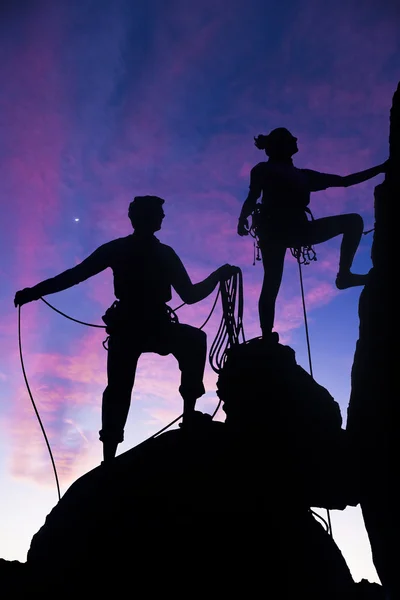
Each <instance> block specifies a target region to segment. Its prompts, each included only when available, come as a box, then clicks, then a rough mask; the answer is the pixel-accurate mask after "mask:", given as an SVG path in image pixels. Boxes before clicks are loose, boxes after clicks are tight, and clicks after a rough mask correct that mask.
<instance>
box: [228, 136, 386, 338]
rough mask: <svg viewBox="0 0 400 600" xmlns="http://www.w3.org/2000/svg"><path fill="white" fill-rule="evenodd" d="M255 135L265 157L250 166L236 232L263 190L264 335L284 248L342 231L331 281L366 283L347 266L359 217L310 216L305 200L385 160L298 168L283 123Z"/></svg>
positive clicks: (243, 228)
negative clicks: (325, 169) (340, 170)
mask: <svg viewBox="0 0 400 600" xmlns="http://www.w3.org/2000/svg"><path fill="white" fill-rule="evenodd" d="M254 139H255V145H256V146H257V148H258V149H259V150H265V153H266V155H267V156H268V161H266V162H260V163H258V164H257V165H256V166H255V167H253V169H252V170H251V174H250V191H249V194H248V196H247V198H246V200H245V202H244V204H243V207H242V211H241V213H240V217H239V223H238V228H237V232H238V234H239V235H240V236H244V235H248V233H249V224H248V220H247V219H248V217H249V216H250V215H252V214H253V213H254V211H255V209H256V203H257V200H258V198H259V197H260V196H261V194H262V202H261V208H260V213H259V215H258V219H257V223H256V231H257V236H258V238H259V245H260V250H261V256H262V261H263V265H264V281H263V286H262V290H261V295H260V300H259V313H260V324H261V329H262V333H263V337H264V338H265V339H269V338H270V336H271V332H272V328H273V325H274V316H275V302H276V298H277V295H278V292H279V288H280V285H281V281H282V274H283V265H284V259H285V253H286V250H287V248H300V247H304V246H312V245H313V244H320V243H322V242H326V241H327V240H330V239H331V238H333V237H336V236H337V235H341V234H343V240H342V244H341V248H340V261H339V272H338V274H337V277H336V286H337V287H338V289H340V290H343V289H346V288H349V287H352V286H357V285H364V284H365V282H366V278H367V275H356V274H354V273H352V272H351V266H352V263H353V259H354V255H355V253H356V251H357V248H358V245H359V243H360V239H361V236H362V232H363V226H364V224H363V220H362V217H361V216H360V215H358V214H355V213H352V214H344V215H337V216H333V217H324V218H322V219H313V218H312V220H311V221H309V220H308V218H307V213H308V214H311V211H310V210H309V209H308V208H307V205H308V204H309V202H310V193H311V192H318V191H320V190H325V189H327V188H330V187H349V186H351V185H356V184H358V183H362V182H363V181H367V180H368V179H371V178H372V177H375V176H376V175H378V174H380V173H384V172H385V168H386V163H384V164H382V165H378V166H377V167H373V168H372V169H367V170H366V171H361V172H360V173H354V174H352V175H347V176H345V177H342V176H340V175H331V174H327V173H319V172H318V171H312V170H310V169H298V168H297V167H295V166H294V165H293V160H292V156H293V155H294V154H295V153H296V152H297V151H298V147H297V138H295V137H294V136H293V135H292V134H291V133H290V132H289V131H288V130H287V129H285V128H284V127H279V128H277V129H274V130H273V131H271V133H270V134H269V135H259V136H258V137H257V138H254ZM311 216H312V215H311Z"/></svg>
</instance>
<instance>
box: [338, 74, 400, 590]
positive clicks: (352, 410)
mask: <svg viewBox="0 0 400 600" xmlns="http://www.w3.org/2000/svg"><path fill="white" fill-rule="evenodd" d="M389 142H390V158H391V166H390V168H389V171H388V173H387V174H386V176H385V181H384V183H383V184H381V185H378V186H377V187H376V188H375V232H374V240H373V246H372V254H371V257H372V262H373V268H372V269H371V271H370V275H369V280H368V282H367V284H366V286H365V288H364V289H363V291H362V293H361V295H360V301H359V319H360V331H359V339H358V342H357V348H356V353H355V356H354V364H353V369H352V391H351V398H350V404H349V409H348V423H347V431H348V433H349V436H350V440H351V444H352V447H353V451H354V456H355V457H356V461H357V471H356V472H359V473H360V474H361V488H360V494H361V495H360V498H361V508H362V511H363V515H364V520H365V525H366V528H367V531H368V535H369V539H370V542H371V548H372V553H373V559H374V563H375V567H376V569H377V571H378V574H379V577H380V579H381V581H382V583H383V584H384V586H385V587H386V588H387V590H389V591H390V593H391V597H393V598H396V597H400V590H399V588H398V587H397V586H398V584H396V579H397V580H398V575H397V573H396V572H397V566H398V559H399V553H398V551H397V550H396V547H397V542H396V540H398V537H399V534H400V531H399V526H398V517H397V516H396V514H397V507H398V506H399V496H398V491H397V490H398V485H397V478H398V456H399V452H398V450H399V448H398V441H397V440H398V439H399V433H398V419H396V418H395V417H396V415H395V407H397V404H398V394H396V392H395V390H396V383H397V377H396V376H397V371H398V367H397V365H396V364H395V356H394V354H393V353H394V352H395V345H394V344H395V341H394V340H393V335H395V334H394V332H395V331H397V326H396V325H397V322H398V308H397V307H396V305H395V283H394V276H393V273H394V271H393V269H392V268H391V263H392V262H393V260H392V259H393V258H394V256H393V253H392V252H391V250H392V247H393V246H392V244H391V243H390V242H391V240H392V239H393V235H394V228H393V224H394V223H395V216H394V214H395V212H396V213H397V209H398V206H397V205H398V203H399V199H400V84H399V87H398V89H397V91H396V93H395V94H394V97H393V104H392V110H391V115H390V139H389Z"/></svg>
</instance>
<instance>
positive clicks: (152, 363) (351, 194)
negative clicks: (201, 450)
mask: <svg viewBox="0 0 400 600" xmlns="http://www.w3.org/2000/svg"><path fill="white" fill-rule="evenodd" d="M399 23H400V8H399V5H398V4H397V3H395V2H394V1H393V2H390V1H386V2H383V3H377V2H375V1H373V0H363V2H362V3H360V2H359V0H345V1H342V0H338V1H337V2H335V3H330V4H329V3H325V2H320V1H318V0H288V1H287V2H284V3H283V2H276V1H274V0H262V1H261V0H246V1H242V0H198V1H197V2H196V3H190V2H187V1H185V0H167V1H166V0H146V2H144V1H142V2H135V3H132V2H131V1H130V0H112V1H111V0H109V1H106V0H58V1H57V2H53V1H52V0H31V1H30V2H29V3H28V2H25V1H23V0H13V1H11V0H9V1H7V0H3V1H2V2H0V52H1V55H2V56H3V58H4V57H7V58H6V60H2V61H1V62H0V77H1V86H0V205H1V208H2V214H1V221H0V278H1V286H0V315H1V317H0V336H1V342H2V343H1V345H0V402H1V404H0V428H1V439H0V487H1V490H2V493H1V496H0V557H2V558H5V559H8V560H20V561H25V560H26V553H27V551H28V548H29V544H30V540H31V538H32V535H33V534H34V533H35V532H36V531H37V530H38V529H39V528H40V527H41V526H42V524H43V522H44V520H45V517H46V515H47V514H48V513H49V512H50V510H51V508H52V507H53V506H54V505H55V503H56V502H57V493H56V488H55V484H54V475H53V472H52V468H51V462H50V460H49V455H48V452H47V449H46V445H45V443H44V440H43V437H42V433H41V431H40V427H39V425H38V422H37V420H36V417H35V414H34V411H33V408H32V405H31V402H30V399H29V396H28V394H27V391H26V388H25V384H24V380H23V377H22V373H21V367H20V362H19V354H18V337H17V310H16V309H15V308H14V305H13V298H14V295H15V292H16V291H17V290H19V289H22V288H24V287H29V286H33V285H35V284H36V283H38V282H39V281H41V280H43V279H46V278H48V277H51V276H53V275H55V274H57V273H59V272H61V271H63V270H65V269H67V268H70V267H71V266H73V265H75V264H77V263H78V262H80V261H81V260H82V259H84V258H85V257H86V256H88V255H89V254H90V253H91V252H92V251H93V250H94V249H95V248H96V247H98V246H99V245H101V244H102V243H104V242H107V241H109V240H111V239H114V238H116V237H121V236H125V235H128V234H129V233H130V232H131V225H130V222H129V220H128V218H127V209H128V205H129V202H130V201H131V200H132V198H133V196H135V195H141V194H155V195H159V196H162V197H163V198H165V200H166V202H165V212H166V218H165V220H164V224H163V229H162V230H161V232H159V236H158V237H159V239H160V240H161V241H162V242H164V243H166V244H169V245H171V246H172V247H173V248H174V249H175V251H176V252H177V253H178V254H179V256H180V257H181V259H182V260H183V262H184V264H185V266H186V268H187V270H188V272H189V274H190V276H191V278H192V280H193V281H194V282H196V281H199V280H200V279H202V278H204V277H205V276H207V275H208V274H209V273H210V272H211V271H213V270H215V269H216V268H217V267H219V266H220V265H222V264H224V263H227V262H229V263H231V264H235V265H238V266H239V267H240V268H241V269H242V271H243V278H244V293H245V308H244V327H245V334H246V338H247V339H250V338H251V337H255V336H258V335H259V334H260V329H259V324H258V313H257V300H258V295H259V292H260V287H261V281H262V267H261V265H260V263H257V264H256V265H255V266H253V264H252V263H253V246H252V240H250V239H249V238H240V237H239V236H237V234H236V225H237V218H238V215H239V212H240V209H241V205H242V202H243V201H244V199H245V197H246V195H247V190H248V185H249V173H250V169H251V168H252V166H253V165H255V164H256V163H258V162H259V161H261V160H263V159H264V157H265V155H264V154H263V153H262V152H260V151H258V150H257V149H256V148H255V146H254V144H253V137H254V136H255V135H258V134H259V133H268V132H269V131H270V130H271V129H273V128H275V127H282V126H283V127H287V128H289V129H290V130H291V131H292V133H293V134H294V135H295V136H296V137H298V145H299V153H298V154H296V156H295V157H294V158H295V165H296V166H299V167H304V168H312V169H316V170H319V171H324V172H328V173H337V174H340V175H346V174H349V173H351V172H355V171H359V170H363V169H366V168H369V167H372V166H373V165H375V164H379V163H382V162H383V161H384V160H386V158H387V156H388V130H389V110H390V106H391V99H392V95H393V93H394V91H395V89H396V87H397V83H398V80H399V79H400V38H399V36H398V30H399ZM380 181H382V176H378V177H376V178H375V179H374V180H371V181H368V182H365V183H363V184H360V185H358V186H356V187H352V188H347V189H331V190H327V191H324V192H319V193H316V194H312V200H311V205H310V206H311V209H312V211H313V213H314V216H315V217H316V218H318V217H323V216H327V215H331V214H339V213H345V212H357V213H360V214H361V215H362V217H363V219H364V222H365V229H370V228H371V227H373V220H374V217H373V189H374V186H375V185H377V184H378V183H379V182H380ZM371 242H372V236H371V234H369V235H366V236H363V239H362V241H361V245H360V248H359V250H358V253H357V256H356V259H355V265H354V270H355V271H356V272H367V271H368V270H369V268H370V267H371V260H370V249H371ZM339 246H340V238H336V239H334V240H332V241H330V242H328V243H326V244H323V245H319V246H317V247H316V250H317V257H318V260H317V262H314V263H312V264H311V265H308V266H306V267H304V270H303V276H304V286H305V295H306V306H307V311H308V323H309V331H310V342H311V351H312V360H313V371H314V376H315V378H316V380H317V381H318V382H319V383H320V384H322V385H324V386H325V387H326V388H327V389H328V390H329V391H330V393H331V394H332V395H333V396H334V398H335V399H336V400H337V402H338V403H339V404H340V407H341V411H342V416H343V421H344V425H345V422H346V411H347V405H348V400H349V394H350V370H351V365H352V360H353V355H354V350H355V344H356V340H357V336H358V315H357V306H358V298H359V293H360V288H355V289H350V290H346V291H340V292H339V291H338V290H337V289H336V288H335V285H334V281H335V275H336V272H337V266H338V256H339ZM46 299H47V300H48V301H50V302H51V303H52V304H54V306H56V307H57V308H59V309H60V310H62V311H64V312H66V313H68V314H69V315H71V316H73V317H74V318H77V319H81V320H83V321H88V322H91V323H101V316H102V315H103V314H104V312H105V310H106V308H108V306H110V304H111V303H112V302H113V300H114V297H113V287H112V273H111V271H109V270H107V271H105V272H103V273H101V274H99V275H98V276H96V277H94V278H93V279H91V280H88V281H86V282H84V283H82V284H80V285H79V286H76V287H74V288H72V289H70V290H67V291H64V292H62V293H59V294H55V295H52V296H48V297H47V298H46ZM213 300H214V295H211V296H210V297H209V298H207V299H206V300H204V301H203V302H202V303H201V304H198V305H195V306H191V307H184V308H182V309H181V310H180V311H179V318H180V320H181V322H187V323H190V324H191V325H194V326H199V325H200V324H201V323H202V322H203V321H204V320H205V318H206V317H207V315H208V313H209V310H210V307H211V305H212V303H213ZM179 303H180V302H179V298H176V297H174V299H173V302H172V303H171V306H176V305H177V304H179ZM220 310H221V309H220V307H219V306H218V308H217V310H216V312H215V314H214V316H213V317H212V318H211V320H210V322H209V323H208V325H207V327H206V332H207V335H208V344H209V346H210V345H211V343H212V340H213V339H214V336H215V334H216V328H217V326H218V323H219V319H220V315H221V312H220ZM21 318H22V344H23V353H24V359H25V366H26V370H27V374H28V378H29V383H30V385H31V388H32V392H33V395H34V398H35V401H36V403H37V407H38V409H39V412H40V415H41V417H42V420H43V424H44V426H45V429H46V432H47V435H48V437H49V441H50V444H51V447H52V450H53V454H54V458H55V462H56V465H57V469H58V474H59V478H60V484H61V492H62V493H64V492H65V491H66V490H67V489H68V487H69V486H70V485H71V484H72V483H73V482H74V481H75V480H76V479H77V478H78V477H80V476H81V475H83V474H84V473H85V472H87V471H88V470H90V469H92V468H94V467H95V466H97V465H98V464H99V463H100V461H101V459H102V455H101V453H102V446H101V443H100V442H99V441H98V430H99V428H100V416H101V415H100V406H101V395H102V392H103V389H104V387H105V385H106V370H105V368H106V352H105V350H104V349H103V347H102V341H103V339H104V337H105V334H104V332H103V331H102V330H100V329H93V328H85V327H83V326H81V325H78V324H76V323H73V322H71V321H68V320H66V319H64V318H63V317H61V316H60V315H58V314H56V313H55V312H53V311H52V310H51V309H50V308H48V307H47V306H46V305H45V304H44V303H43V302H41V301H38V302H34V303H31V304H29V305H26V306H24V307H23V308H22V311H21ZM276 329H277V331H278V332H279V334H280V340H281V342H282V343H285V344H289V345H290V346H291V347H292V348H293V349H294V350H295V351H296V357H297V361H298V363H299V364H300V365H302V366H303V367H304V368H306V369H308V358H307V347H306V339H305V331H304V322H303V313H302V304H301V296H300V287H299V279H298V269H297V264H296V262H295V261H294V259H293V258H292V257H291V256H290V253H288V256H287V259H286V263H285V273H284V278H283V282H282V287H281V291H280V294H279V298H278V304H277V314H276ZM215 384H216V375H215V373H214V372H213V371H212V370H211V369H210V368H209V367H208V368H207V370H206V375H205V386H206V391H207V393H206V395H205V396H204V397H203V398H201V399H200V400H199V402H198V408H199V410H203V411H206V412H212V411H213V410H214V408H215V406H216V404H217V400H218V399H217V396H216V393H215V389H216V386H215ZM178 386H179V370H178V366H177V363H176V361H175V359H174V358H173V357H171V356H168V357H161V356H157V355H151V354H148V355H144V356H142V357H141V359H140V362H139V367H138V372H137V379H136V384H135V389H134V394H133V399H132V406H131V411H130V414H129V419H128V423H127V427H126V433H125V442H124V443H123V444H121V445H120V447H119V452H124V451H126V450H128V449H130V448H131V447H133V446H134V445H136V444H137V443H139V442H141V441H142V440H144V439H146V438H147V437H148V436H150V435H152V434H153V433H155V432H156V431H158V430H159V429H161V428H162V427H163V426H164V425H166V424H167V423H169V422H170V421H172V420H173V419H174V418H175V417H177V416H178V415H179V414H180V413H181V412H182V402H181V398H180V396H179V392H178ZM216 418H218V419H220V420H223V418H224V413H223V412H220V413H218V415H217V417H216ZM221 517H222V515H221ZM332 524H333V534H334V537H335V540H336V542H337V544H338V545H339V547H340V549H341V551H342V552H343V554H344V556H345V558H346V560H347V562H348V564H349V567H350V569H351V572H352V574H353V577H354V578H355V580H356V581H359V580H360V579H362V578H366V579H369V580H370V581H379V579H378V577H377V574H376V572H375V569H374V567H373V563H372V559H371V551H370V547H369V542H368V538H367V535H366V532H365V528H364V525H363V520H362V516H361V512H360V510H359V508H358V507H354V508H348V509H346V510H344V511H334V512H333V513H332Z"/></svg>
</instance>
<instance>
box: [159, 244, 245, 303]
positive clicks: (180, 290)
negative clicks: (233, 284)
mask: <svg viewBox="0 0 400 600" xmlns="http://www.w3.org/2000/svg"><path fill="white" fill-rule="evenodd" d="M172 252H173V251H172ZM171 266H172V272H173V280H172V282H171V283H172V287H173V288H174V290H175V291H176V293H177V294H179V296H180V297H181V298H182V300H183V302H185V303H186V304H196V302H200V301H201V300H204V298H207V296H209V295H210V294H211V293H212V292H213V290H214V289H215V287H216V286H217V284H218V283H219V282H220V281H226V280H227V279H229V278H230V277H231V276H232V275H233V274H234V273H236V272H237V270H238V269H237V267H233V266H232V265H228V264H226V265H223V266H222V267H219V269H217V270H216V271H214V272H213V273H211V275H209V276H208V277H206V278H205V279H203V281H200V282H199V283H192V281H191V279H190V277H189V275H188V272H187V271H186V269H185V267H184V266H183V263H182V261H181V259H180V258H179V256H178V255H177V254H175V252H173V254H171Z"/></svg>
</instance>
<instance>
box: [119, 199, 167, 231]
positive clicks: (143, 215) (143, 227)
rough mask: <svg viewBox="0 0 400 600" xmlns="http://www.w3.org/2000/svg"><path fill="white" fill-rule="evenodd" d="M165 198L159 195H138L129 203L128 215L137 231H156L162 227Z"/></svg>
mask: <svg viewBox="0 0 400 600" xmlns="http://www.w3.org/2000/svg"><path fill="white" fill-rule="evenodd" d="M163 204H164V200H163V199H162V198H159V197H158V196H136V197H135V198H134V199H133V201H132V202H131V203H130V205H129V211H128V217H129V218H130V221H131V223H132V227H133V229H134V230H135V231H136V232H137V233H154V232H155V231H158V230H159V229H161V225H162V222H163V219H164V217H165V214H164V209H163Z"/></svg>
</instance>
